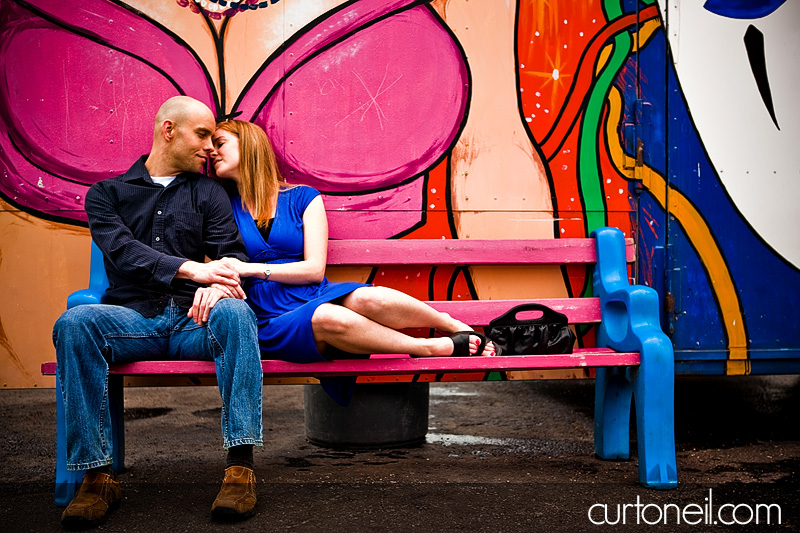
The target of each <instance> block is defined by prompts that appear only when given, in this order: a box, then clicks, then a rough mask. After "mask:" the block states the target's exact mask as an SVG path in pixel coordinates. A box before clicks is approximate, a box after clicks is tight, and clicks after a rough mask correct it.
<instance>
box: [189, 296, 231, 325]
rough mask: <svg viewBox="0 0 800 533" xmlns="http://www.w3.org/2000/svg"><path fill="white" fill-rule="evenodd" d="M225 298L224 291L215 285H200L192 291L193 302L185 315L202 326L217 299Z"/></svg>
mask: <svg viewBox="0 0 800 533" xmlns="http://www.w3.org/2000/svg"><path fill="white" fill-rule="evenodd" d="M223 298H226V296H225V292H223V291H222V290H220V289H217V288H215V287H200V288H199V289H197V291H196V292H195V293H194V302H192V307H191V309H189V312H188V313H186V316H188V317H189V318H191V319H192V320H193V321H194V322H195V323H196V324H198V325H200V326H202V325H205V324H206V322H208V315H209V314H211V309H213V308H214V306H215V305H216V304H217V302H218V301H220V300H222V299H223Z"/></svg>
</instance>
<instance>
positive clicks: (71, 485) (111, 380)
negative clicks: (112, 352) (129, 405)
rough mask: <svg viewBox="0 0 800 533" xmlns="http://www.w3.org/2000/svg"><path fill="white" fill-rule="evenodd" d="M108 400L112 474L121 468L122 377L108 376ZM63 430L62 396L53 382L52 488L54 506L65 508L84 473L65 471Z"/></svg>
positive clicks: (84, 471)
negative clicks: (54, 469) (54, 470)
mask: <svg viewBox="0 0 800 533" xmlns="http://www.w3.org/2000/svg"><path fill="white" fill-rule="evenodd" d="M108 401H109V408H110V410H111V432H112V433H111V434H112V439H113V445H114V450H113V452H112V459H113V465H112V467H113V468H114V471H115V472H122V470H124V468H125V418H124V388H123V384H122V376H109V377H108ZM66 435H67V430H66V423H65V418H64V397H63V396H62V394H61V385H60V382H59V380H58V379H56V487H55V504H56V505H57V506H59V507H66V506H67V505H69V502H71V501H72V498H74V497H75V492H77V490H78V487H80V485H81V481H83V475H84V474H85V473H86V470H67V436H66Z"/></svg>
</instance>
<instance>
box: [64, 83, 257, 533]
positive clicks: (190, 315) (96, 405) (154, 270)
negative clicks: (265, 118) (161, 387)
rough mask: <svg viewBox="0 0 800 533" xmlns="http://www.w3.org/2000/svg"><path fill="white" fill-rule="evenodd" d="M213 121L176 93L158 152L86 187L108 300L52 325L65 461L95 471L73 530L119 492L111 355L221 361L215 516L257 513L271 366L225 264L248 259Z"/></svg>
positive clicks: (160, 129) (89, 522) (156, 138)
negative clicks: (216, 172) (259, 450)
mask: <svg viewBox="0 0 800 533" xmlns="http://www.w3.org/2000/svg"><path fill="white" fill-rule="evenodd" d="M215 125H216V124H215V121H214V115H213V114H212V113H211V110H209V109H208V107H206V106H205V105H204V104H202V103H201V102H198V101H197V100H194V99H192V98H189V97H186V96H176V97H174V98H171V99H169V100H167V101H166V102H165V103H164V104H163V105H162V106H161V108H160V109H159V111H158V113H157V115H156V120H155V131H154V134H153V146H152V150H151V152H150V154H149V155H148V156H143V157H142V158H141V159H140V160H139V161H137V162H136V163H134V165H133V166H132V167H131V168H130V170H128V171H127V172H126V173H125V174H122V175H120V176H116V177H114V178H110V179H108V180H104V181H101V182H99V183H97V184H95V185H94V186H92V187H91V188H90V189H89V192H88V194H87V195H86V212H87V214H88V217H89V228H90V230H91V233H92V239H93V240H94V242H95V243H97V245H98V246H99V247H100V249H101V250H102V251H103V256H104V259H105V268H106V272H107V274H108V280H109V284H110V286H109V288H108V290H107V291H106V293H105V295H104V296H103V303H102V304H99V305H81V306H77V307H74V308H72V309H70V310H68V311H67V312H65V313H64V314H63V315H61V317H60V318H59V319H58V321H57V322H56V324H55V327H54V329H53V342H54V344H55V346H56V356H57V359H58V379H59V382H60V385H61V390H62V391H63V395H64V398H63V400H64V408H65V418H66V438H67V469H68V470H84V469H85V470H87V473H86V475H85V476H84V478H83V482H82V484H81V486H80V488H79V490H78V492H77V494H76V495H75V498H74V499H73V500H72V502H70V504H69V506H67V508H66V509H65V510H64V513H63V515H62V518H61V520H62V523H63V524H64V525H65V526H67V527H89V526H94V525H97V524H99V523H100V522H102V521H103V520H104V519H105V517H106V514H107V513H108V511H109V510H110V509H112V508H114V507H115V506H117V505H118V504H119V502H120V499H121V498H120V486H119V482H118V481H117V478H116V474H115V473H114V472H113V470H112V469H111V466H110V465H111V463H112V460H111V451H112V449H113V446H114V444H113V442H112V436H111V420H110V415H109V408H108V400H107V392H108V391H107V374H108V363H120V362H130V361H137V360H147V359H159V358H161V359H163V358H170V359H204V360H209V361H211V360H213V361H214V362H215V363H216V371H217V380H218V383H219V391H220V396H221V397H222V435H223V441H224V447H225V448H226V449H227V450H228V460H227V468H226V469H225V476H224V479H223V483H222V488H221V490H220V492H219V494H218V496H217V498H216V500H215V501H214V503H213V505H212V514H213V515H214V517H215V518H233V519H237V518H246V517H249V516H252V515H253V514H254V512H255V504H256V494H255V475H254V474H253V446H254V445H255V446H261V445H262V427H261V390H262V371H261V362H260V354H259V349H258V336H257V327H256V319H255V315H254V314H253V312H252V311H251V310H250V308H249V307H248V306H247V304H246V303H245V302H244V301H243V299H242V298H243V297H244V293H243V292H242V289H241V287H240V285H239V276H238V275H237V273H236V271H235V270H233V269H232V268H230V267H228V266H227V265H225V264H224V263H223V262H221V261H219V259H221V258H223V257H236V258H239V259H242V260H245V261H246V260H247V254H246V251H245V248H244V245H243V243H242V240H241V237H240V236H239V232H238V230H237V228H236V225H235V223H234V219H233V214H232V211H231V206H230V201H229V200H228V197H227V195H226V194H225V191H224V190H223V188H222V186H221V185H220V184H219V183H217V182H216V181H214V180H212V179H210V178H208V177H207V176H204V175H202V174H199V172H200V171H201V170H202V168H203V164H204V163H205V161H206V159H207V157H208V155H209V153H210V152H211V150H212V145H211V135H212V134H213V133H214V129H215ZM206 257H209V258H211V259H213V261H211V262H207V263H206V262H204V260H205V258H206Z"/></svg>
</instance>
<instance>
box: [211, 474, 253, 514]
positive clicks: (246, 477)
mask: <svg viewBox="0 0 800 533" xmlns="http://www.w3.org/2000/svg"><path fill="white" fill-rule="evenodd" d="M254 514H256V475H255V474H254V473H253V471H252V470H251V469H250V468H247V467H244V466H229V467H228V468H226V469H225V478H224V479H223V480H222V488H221V489H219V494H217V499H216V500H214V503H213V504H212V505H211V516H213V517H214V518H216V519H217V520H243V519H245V518H250V517H251V516H253V515H254Z"/></svg>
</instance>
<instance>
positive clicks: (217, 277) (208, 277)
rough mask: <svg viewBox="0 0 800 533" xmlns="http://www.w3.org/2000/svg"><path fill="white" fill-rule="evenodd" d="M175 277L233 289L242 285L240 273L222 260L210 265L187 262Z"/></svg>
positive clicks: (212, 262)
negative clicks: (217, 284)
mask: <svg viewBox="0 0 800 533" xmlns="http://www.w3.org/2000/svg"><path fill="white" fill-rule="evenodd" d="M175 277H176V278H183V279H190V280H192V281H196V282H197V283H201V284H203V285H210V284H212V283H219V284H221V285H227V286H229V287H233V286H238V285H239V284H240V277H239V273H238V272H237V271H236V269H235V268H233V267H232V266H230V265H229V264H227V263H224V262H222V261H221V260H217V261H211V262H209V263H198V262H196V261H186V262H185V263H183V264H182V265H181V266H180V268H178V273H177V274H176V275H175ZM240 288H241V287H240Z"/></svg>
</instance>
